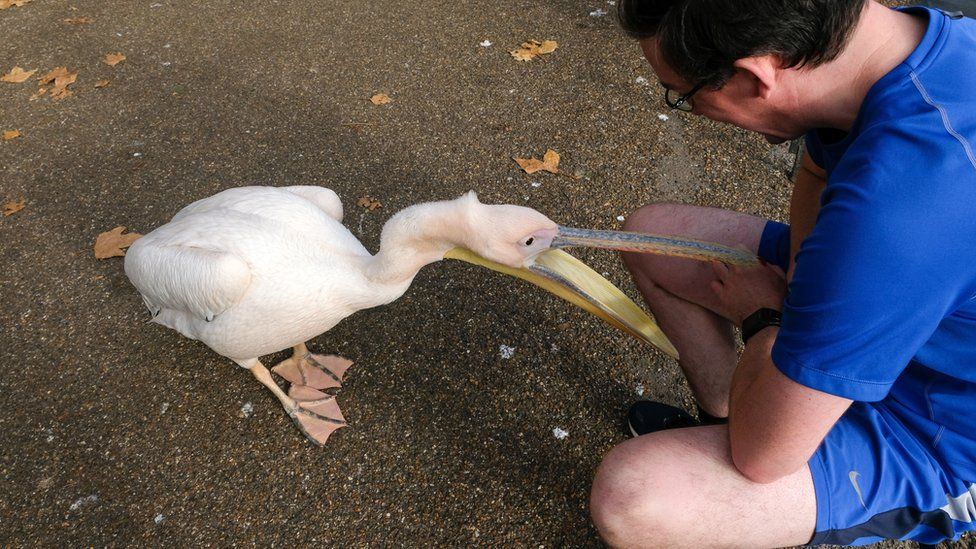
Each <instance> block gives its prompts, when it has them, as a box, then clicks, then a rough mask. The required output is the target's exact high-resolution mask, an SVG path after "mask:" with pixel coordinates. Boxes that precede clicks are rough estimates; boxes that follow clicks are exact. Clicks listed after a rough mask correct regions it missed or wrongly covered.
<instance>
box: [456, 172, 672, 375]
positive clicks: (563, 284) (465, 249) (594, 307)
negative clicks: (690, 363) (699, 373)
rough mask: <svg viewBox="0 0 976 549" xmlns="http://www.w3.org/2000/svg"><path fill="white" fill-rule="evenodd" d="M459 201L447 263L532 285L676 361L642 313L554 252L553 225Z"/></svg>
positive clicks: (536, 216) (530, 213) (516, 211)
mask: <svg viewBox="0 0 976 549" xmlns="http://www.w3.org/2000/svg"><path fill="white" fill-rule="evenodd" d="M458 200H459V201H460V202H462V203H463V205H464V208H463V210H464V212H465V217H466V223H462V224H460V225H461V226H463V227H465V228H466V229H467V230H466V231H465V232H466V234H460V235H455V241H456V242H463V245H462V246H458V247H455V248H452V249H451V250H449V251H448V252H447V253H446V254H445V255H444V257H445V258H451V259H459V260H462V261H466V262H468V263H473V264H475V265H480V266H482V267H487V268H489V269H492V270H495V271H499V272H502V273H505V274H508V275H511V276H514V277H517V278H521V279H523V280H526V281H528V282H531V283H532V284H535V285H536V286H539V287H541V288H543V289H544V290H546V291H548V292H551V293H553V294H555V295H557V296H559V297H561V298H563V299H565V300H567V301H569V302H570V303H573V304H575V305H577V306H579V307H580V308H582V309H584V310H586V311H588V312H590V313H591V314H593V315H595V316H597V317H598V318H600V319H602V320H604V321H605V322H607V323H608V324H610V325H612V326H615V327H617V328H620V329H621V330H623V331H625V332H627V333H629V334H631V335H633V336H634V337H636V338H638V339H640V340H642V341H644V342H647V343H650V344H652V345H654V346H656V347H658V348H659V349H661V350H662V351H664V352H665V353H667V354H669V355H671V356H673V357H676V358H677V356H678V352H677V350H676V349H675V348H674V346H673V345H672V344H671V342H670V341H668V339H667V337H666V336H665V335H664V334H663V333H662V332H661V330H660V329H659V328H658V327H657V325H656V324H655V323H654V321H653V320H651V318H650V317H649V316H647V314H646V313H645V312H644V311H643V310H642V309H641V308H640V307H638V306H637V305H636V304H635V303H634V302H633V301H631V300H630V299H629V298H628V297H627V296H626V295H625V294H624V293H623V292H621V291H620V290H619V289H618V288H617V287H616V286H614V285H613V284H612V283H610V282H609V281H608V280H606V279H605V278H603V277H602V276H600V274H599V273H597V272H596V271H594V270H593V269H591V268H589V267H588V266H586V264H584V263H582V262H581V261H579V260H577V259H576V258H574V257H573V256H571V255H569V254H568V253H566V252H564V251H562V250H559V249H556V248H555V247H554V243H557V244H558V242H557V240H558V237H559V235H560V227H559V225H558V224H556V223H555V222H554V221H552V220H551V219H549V218H548V217H546V216H545V215H543V214H541V213H539V212H537V211H536V210H533V209H531V208H526V207H523V206H513V205H508V204H502V205H493V204H482V203H481V202H479V201H478V197H477V195H475V193H474V192H473V191H472V192H469V193H468V194H467V195H465V196H462V197H461V198H460V199H458ZM462 230H463V229H462Z"/></svg>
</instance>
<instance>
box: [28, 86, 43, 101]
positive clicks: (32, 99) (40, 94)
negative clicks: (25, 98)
mask: <svg viewBox="0 0 976 549" xmlns="http://www.w3.org/2000/svg"><path fill="white" fill-rule="evenodd" d="M45 93H47V88H40V89H38V90H37V91H36V92H35V93H34V95H32V96H30V100H31V101H36V100H38V99H40V98H41V96H42V95H44V94H45Z"/></svg>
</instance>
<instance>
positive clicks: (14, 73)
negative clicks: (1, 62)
mask: <svg viewBox="0 0 976 549" xmlns="http://www.w3.org/2000/svg"><path fill="white" fill-rule="evenodd" d="M35 72H37V70H36V69H35V70H32V71H25V70H24V69H22V68H20V67H14V68H12V69H10V72H8V73H7V74H5V75H3V76H0V81H2V82H10V83H12V84H20V83H21V82H23V81H24V80H27V79H28V78H30V77H31V75H32V74H34V73H35Z"/></svg>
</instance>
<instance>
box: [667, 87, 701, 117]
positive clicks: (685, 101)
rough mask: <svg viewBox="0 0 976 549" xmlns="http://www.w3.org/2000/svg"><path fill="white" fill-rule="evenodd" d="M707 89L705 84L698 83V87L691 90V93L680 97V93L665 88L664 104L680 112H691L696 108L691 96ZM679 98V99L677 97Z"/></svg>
mask: <svg viewBox="0 0 976 549" xmlns="http://www.w3.org/2000/svg"><path fill="white" fill-rule="evenodd" d="M704 87H705V83H704V82H700V83H698V85H697V86H695V87H694V88H691V91H690V92H688V93H686V94H684V95H678V92H676V91H675V90H673V89H671V88H669V87H667V86H665V87H664V102H665V103H667V105H668V106H669V107H671V108H672V109H675V110H679V111H685V112H691V111H692V109H694V108H695V106H694V104H692V102H691V96H693V95H695V94H696V93H698V90H700V89H702V88H704ZM675 96H677V97H675Z"/></svg>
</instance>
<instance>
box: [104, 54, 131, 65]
mask: <svg viewBox="0 0 976 549" xmlns="http://www.w3.org/2000/svg"><path fill="white" fill-rule="evenodd" d="M102 61H104V63H105V64H106V65H109V66H110V67H114V66H115V65H118V64H119V63H121V62H123V61H125V56H124V55H122V54H121V53H106V54H105V59H103V60H102Z"/></svg>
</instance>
